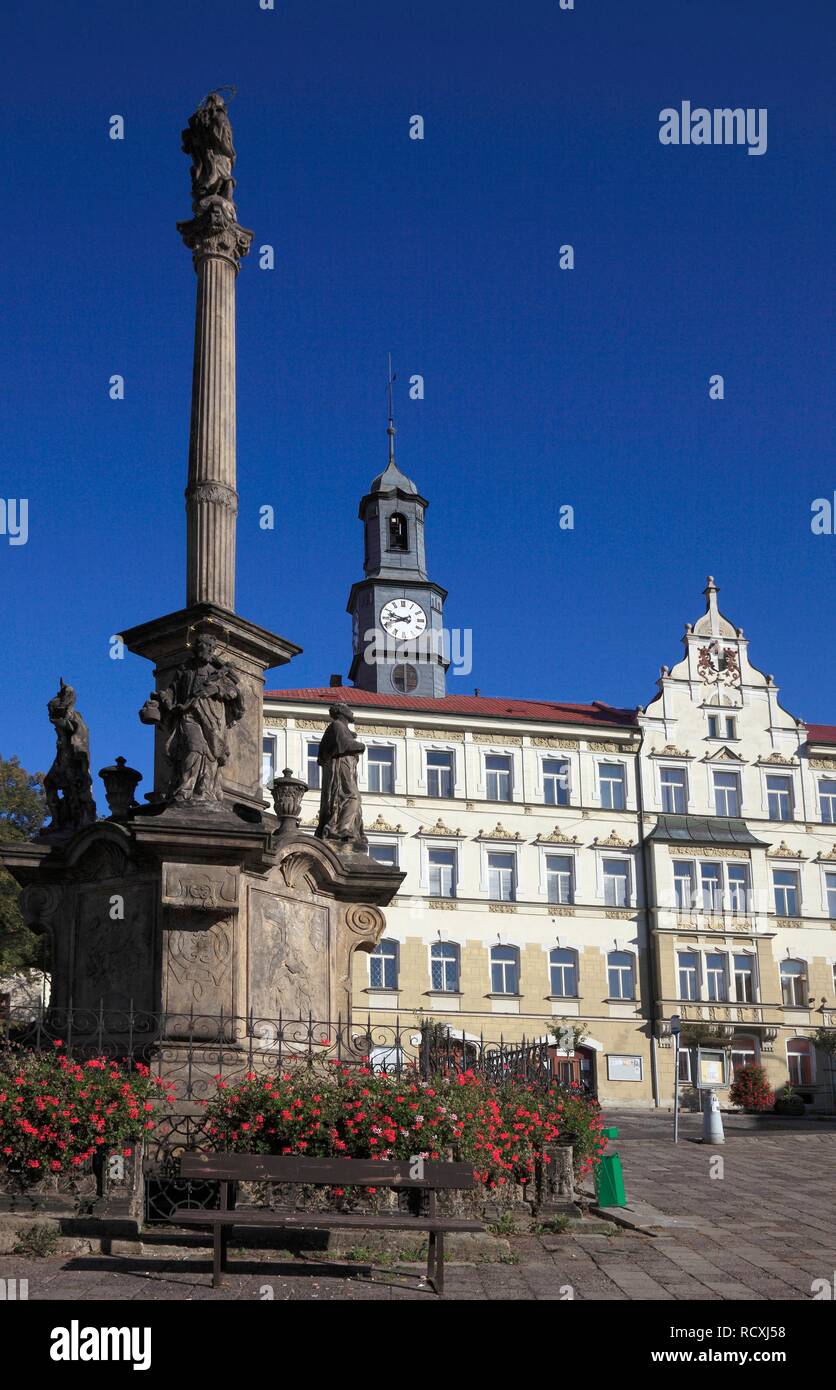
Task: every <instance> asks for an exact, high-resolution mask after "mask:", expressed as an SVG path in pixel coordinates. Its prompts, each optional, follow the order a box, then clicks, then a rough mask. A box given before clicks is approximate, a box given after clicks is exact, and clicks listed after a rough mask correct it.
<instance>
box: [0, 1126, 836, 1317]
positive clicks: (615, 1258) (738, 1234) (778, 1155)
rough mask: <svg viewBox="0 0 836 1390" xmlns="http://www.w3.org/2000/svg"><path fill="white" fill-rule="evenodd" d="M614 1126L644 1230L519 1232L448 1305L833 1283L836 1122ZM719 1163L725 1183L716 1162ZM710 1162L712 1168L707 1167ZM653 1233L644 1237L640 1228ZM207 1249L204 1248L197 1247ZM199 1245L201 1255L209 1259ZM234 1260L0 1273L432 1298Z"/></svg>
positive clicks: (54, 1293)
mask: <svg viewBox="0 0 836 1390" xmlns="http://www.w3.org/2000/svg"><path fill="white" fill-rule="evenodd" d="M606 1119H607V1120H608V1121H609V1122H610V1123H616V1124H617V1125H618V1126H619V1130H620V1134H619V1138H618V1140H617V1141H615V1143H614V1145H613V1147H614V1148H615V1149H617V1150H618V1151H619V1152H620V1153H621V1155H622V1160H623V1164H624V1173H625V1181H626V1187H627V1193H628V1197H629V1198H630V1208H629V1210H628V1212H627V1213H626V1215H627V1217H628V1219H630V1220H634V1221H637V1222H639V1223H640V1224H641V1225H642V1227H643V1228H644V1229H643V1230H642V1231H631V1230H619V1231H618V1232H617V1233H616V1234H609V1235H607V1234H595V1226H594V1225H593V1224H592V1222H590V1227H591V1233H590V1234H589V1235H587V1234H585V1233H584V1234H573V1235H568V1234H567V1235H545V1234H539V1235H518V1236H513V1237H512V1238H511V1248H512V1256H511V1260H510V1261H509V1262H508V1263H501V1264H495V1263H491V1264H481V1265H449V1266H448V1268H447V1275H446V1281H447V1288H446V1295H447V1297H448V1298H451V1299H470V1300H483V1299H490V1300H495V1299H502V1300H504V1299H537V1300H539V1299H550V1300H556V1299H566V1298H568V1297H574V1298H575V1299H578V1300H630V1299H651V1300H671V1301H674V1300H679V1299H682V1300H691V1299H709V1300H714V1301H722V1300H753V1301H754V1300H763V1299H791V1300H804V1299H807V1300H809V1299H810V1298H811V1297H812V1291H811V1284H812V1282H813V1280H815V1279H828V1280H834V1278H836V1274H835V1273H834V1271H836V1124H833V1125H831V1124H827V1125H821V1126H818V1127H816V1128H813V1127H810V1128H809V1129H804V1130H799V1131H779V1132H776V1133H768V1134H764V1133H763V1132H762V1131H758V1132H753V1131H751V1130H746V1129H743V1128H741V1127H739V1126H738V1125H736V1123H735V1121H734V1120H731V1121H729V1122H727V1124H726V1139H727V1142H726V1144H725V1145H724V1146H723V1147H722V1148H718V1149H709V1148H707V1147H704V1146H702V1145H700V1144H698V1143H696V1142H694V1140H695V1138H696V1137H697V1136H698V1135H699V1133H700V1127H699V1118H698V1117H692V1116H686V1117H685V1118H684V1120H683V1127H682V1141H681V1142H680V1144H679V1145H678V1146H677V1147H674V1145H673V1143H672V1140H671V1123H672V1122H671V1118H670V1116H668V1115H664V1114H647V1113H635V1114H627V1113H626V1112H620V1113H618V1114H616V1113H614V1112H609V1113H608V1114H607V1115H606ZM718 1157H719V1158H721V1159H722V1164H723V1169H722V1173H723V1175H722V1177H720V1176H715V1177H712V1176H711V1172H712V1171H715V1172H716V1171H717V1164H716V1159H717V1158H718ZM712 1160H715V1161H714V1162H713V1163H712ZM651 1231H652V1232H654V1233H655V1234H651V1233H650V1232H651ZM202 1253H203V1252H202ZM208 1253H209V1252H208V1250H207V1251H206V1252H205V1256H206V1257H208ZM233 1259H234V1260H236V1261H237V1262H240V1263H239V1268H238V1270H236V1272H234V1273H232V1274H230V1275H229V1276H228V1282H227V1284H226V1285H225V1286H224V1288H222V1289H219V1290H213V1289H212V1288H211V1279H210V1273H209V1265H208V1258H202V1259H196V1258H195V1256H194V1254H189V1255H187V1256H186V1257H184V1258H183V1259H172V1258H170V1257H167V1256H165V1257H164V1256H162V1255H160V1256H157V1257H148V1258H147V1259H145V1258H142V1259H139V1258H134V1257H128V1256H125V1257H117V1256H113V1257H109V1256H104V1255H72V1256H60V1257H54V1258H48V1259H41V1260H31V1259H21V1258H18V1257H16V1256H3V1257H0V1278H3V1277H5V1278H6V1279H8V1278H10V1277H16V1278H18V1279H28V1280H29V1298H30V1299H33V1300H41V1299H49V1300H63V1299H71V1300H73V1301H74V1302H75V1301H88V1300H100V1299H108V1300H122V1299H127V1300H131V1301H134V1302H142V1301H145V1300H149V1299H150V1300H172V1299H177V1300H206V1299H208V1300H218V1299H220V1300H229V1299H241V1300H247V1301H255V1300H259V1299H265V1298H269V1297H272V1298H273V1299H277V1300H297V1299H304V1300H315V1299H319V1300H323V1301H326V1300H334V1299H340V1300H343V1299H351V1300H363V1299H371V1300H375V1301H379V1300H381V1299H395V1300H397V1299H424V1300H427V1299H430V1300H432V1299H433V1295H432V1294H431V1293H430V1292H428V1291H426V1290H422V1289H420V1288H419V1287H418V1286H417V1285H418V1278H419V1275H418V1271H417V1269H416V1268H415V1267H413V1271H412V1272H411V1273H408V1274H405V1275H400V1274H397V1273H395V1272H393V1271H392V1270H386V1269H383V1268H377V1269H376V1270H375V1272H374V1275H373V1281H372V1280H370V1279H369V1277H368V1274H367V1272H366V1271H365V1270H364V1268H363V1267H362V1266H356V1265H355V1266H352V1265H350V1264H343V1265H339V1264H328V1265H325V1264H321V1263H312V1262H311V1261H310V1260H307V1261H301V1260H298V1261H293V1262H292V1263H291V1262H285V1263H284V1264H279V1263H275V1264H274V1263H270V1264H265V1263H264V1262H262V1261H261V1260H257V1259H255V1258H254V1257H253V1256H252V1255H248V1254H247V1253H246V1252H242V1253H241V1254H239V1255H235V1254H233Z"/></svg>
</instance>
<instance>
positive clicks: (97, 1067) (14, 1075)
mask: <svg viewBox="0 0 836 1390" xmlns="http://www.w3.org/2000/svg"><path fill="white" fill-rule="evenodd" d="M62 1046H63V1044H62V1043H61V1042H57V1043H56V1044H55V1049H54V1051H52V1052H24V1051H17V1050H15V1049H10V1050H9V1051H8V1052H5V1053H0V1175H2V1176H3V1177H4V1178H5V1180H6V1185H9V1184H11V1185H12V1186H16V1187H17V1188H30V1187H33V1186H34V1185H36V1184H41V1185H42V1186H47V1187H49V1188H51V1190H54V1191H57V1190H59V1188H60V1186H61V1181H62V1179H67V1178H69V1179H72V1180H73V1182H75V1183H76V1189H77V1180H78V1179H81V1178H83V1177H84V1176H85V1175H89V1174H90V1173H91V1172H92V1170H93V1167H94V1163H95V1160H96V1159H97V1158H98V1157H100V1156H101V1155H102V1154H109V1155H115V1156H117V1158H121V1159H123V1160H133V1159H134V1157H135V1150H136V1149H137V1148H141V1145H142V1140H143V1138H144V1136H145V1133H146V1131H147V1130H149V1129H153V1128H154V1125H155V1120H154V1119H152V1112H153V1111H154V1110H155V1109H156V1108H157V1107H156V1105H155V1102H156V1101H158V1100H159V1099H161V1098H163V1097H164V1098H165V1099H166V1100H168V1101H173V1099H174V1097H173V1095H171V1094H170V1093H169V1092H168V1088H167V1087H166V1086H165V1083H164V1082H162V1080H161V1079H160V1078H159V1077H152V1076H151V1075H150V1072H149V1070H148V1068H147V1067H145V1066H142V1065H141V1064H140V1063H137V1064H135V1065H134V1066H129V1065H128V1064H127V1063H123V1062H119V1061H115V1060H114V1059H112V1058H108V1057H90V1058H87V1059H85V1060H83V1061H76V1060H74V1059H71V1058H69V1057H67V1056H65V1055H64V1053H63V1052H62V1051H61V1050H60V1049H61V1048H62ZM124 1168H125V1163H124V1162H123V1163H121V1164H119V1163H117V1164H116V1165H115V1166H114V1168H113V1173H114V1175H115V1176H116V1177H117V1178H119V1176H120V1175H121V1174H122V1172H123V1170H124ZM45 1180H46V1181H45ZM88 1186H89V1184H88ZM91 1190H93V1191H95V1190H96V1189H95V1185H94V1187H93V1189H91Z"/></svg>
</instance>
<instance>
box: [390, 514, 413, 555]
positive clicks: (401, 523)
mask: <svg viewBox="0 0 836 1390" xmlns="http://www.w3.org/2000/svg"><path fill="white" fill-rule="evenodd" d="M389 549H390V550H408V549H409V527H408V525H407V520H406V517H405V516H403V515H402V514H401V513H400V512H393V513H392V515H391V516H390V518H389Z"/></svg>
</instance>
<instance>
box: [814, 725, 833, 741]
mask: <svg viewBox="0 0 836 1390" xmlns="http://www.w3.org/2000/svg"><path fill="white" fill-rule="evenodd" d="M807 742H808V743H836V724H808V725H807Z"/></svg>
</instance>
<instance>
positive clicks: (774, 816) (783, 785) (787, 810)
mask: <svg viewBox="0 0 836 1390" xmlns="http://www.w3.org/2000/svg"><path fill="white" fill-rule="evenodd" d="M766 799H767V804H768V815H769V819H770V820H792V818H793V795H792V778H791V777H773V776H769V777H767V779H766Z"/></svg>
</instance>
